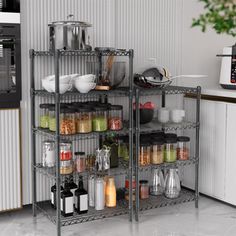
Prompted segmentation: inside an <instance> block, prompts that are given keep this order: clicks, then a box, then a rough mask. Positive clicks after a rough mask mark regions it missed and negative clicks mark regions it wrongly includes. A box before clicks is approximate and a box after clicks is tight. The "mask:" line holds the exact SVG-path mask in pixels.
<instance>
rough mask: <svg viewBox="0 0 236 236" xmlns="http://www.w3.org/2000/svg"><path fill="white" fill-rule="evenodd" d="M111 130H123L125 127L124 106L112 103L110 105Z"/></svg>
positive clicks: (109, 120) (109, 125)
mask: <svg viewBox="0 0 236 236" xmlns="http://www.w3.org/2000/svg"><path fill="white" fill-rule="evenodd" d="M108 127H109V130H121V129H122V128H123V106H121V105H111V106H110V107H109V119H108Z"/></svg>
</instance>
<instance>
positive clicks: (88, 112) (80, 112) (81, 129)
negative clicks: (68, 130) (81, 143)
mask: <svg viewBox="0 0 236 236" xmlns="http://www.w3.org/2000/svg"><path fill="white" fill-rule="evenodd" d="M76 131H77V133H90V132H92V109H90V108H88V107H82V108H78V109H77V112H76Z"/></svg>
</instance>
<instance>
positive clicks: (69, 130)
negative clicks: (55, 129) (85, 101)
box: [60, 108, 76, 134]
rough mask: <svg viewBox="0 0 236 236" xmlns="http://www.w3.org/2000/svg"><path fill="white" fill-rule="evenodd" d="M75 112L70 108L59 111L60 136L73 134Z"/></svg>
mask: <svg viewBox="0 0 236 236" xmlns="http://www.w3.org/2000/svg"><path fill="white" fill-rule="evenodd" d="M75 133H76V127H75V110H74V109H70V108H61V109H60V134H75Z"/></svg>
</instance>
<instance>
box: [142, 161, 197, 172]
mask: <svg viewBox="0 0 236 236" xmlns="http://www.w3.org/2000/svg"><path fill="white" fill-rule="evenodd" d="M198 161H199V159H198V158H190V159H189V160H186V161H175V162H172V163H163V164H160V165H153V164H152V165H147V166H139V171H141V172H143V171H151V170H152V169H170V168H178V167H182V166H189V165H195V164H196V163H198Z"/></svg>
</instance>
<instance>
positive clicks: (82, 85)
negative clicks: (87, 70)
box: [74, 80, 96, 93]
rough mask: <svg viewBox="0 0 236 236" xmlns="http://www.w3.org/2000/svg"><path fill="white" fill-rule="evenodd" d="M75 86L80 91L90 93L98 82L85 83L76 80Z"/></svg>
mask: <svg viewBox="0 0 236 236" xmlns="http://www.w3.org/2000/svg"><path fill="white" fill-rule="evenodd" d="M74 86H75V88H76V89H77V90H78V91H79V92H80V93H88V92H89V91H90V90H92V89H94V88H95V87H96V83H84V82H81V81H79V80H76V81H75V83H74Z"/></svg>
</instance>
